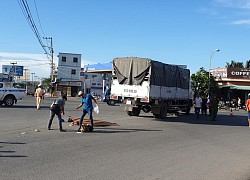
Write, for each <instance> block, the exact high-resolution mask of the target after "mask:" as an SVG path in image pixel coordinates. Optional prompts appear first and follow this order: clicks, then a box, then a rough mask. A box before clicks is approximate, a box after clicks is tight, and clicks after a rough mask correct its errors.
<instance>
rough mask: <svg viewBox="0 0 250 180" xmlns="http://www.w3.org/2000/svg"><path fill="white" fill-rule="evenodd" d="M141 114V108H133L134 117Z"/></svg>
mask: <svg viewBox="0 0 250 180" xmlns="http://www.w3.org/2000/svg"><path fill="white" fill-rule="evenodd" d="M140 112H141V109H140V108H133V111H132V116H139V115H140Z"/></svg>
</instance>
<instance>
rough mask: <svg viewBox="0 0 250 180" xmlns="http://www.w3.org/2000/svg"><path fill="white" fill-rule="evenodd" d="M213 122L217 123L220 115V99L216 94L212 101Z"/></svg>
mask: <svg viewBox="0 0 250 180" xmlns="http://www.w3.org/2000/svg"><path fill="white" fill-rule="evenodd" d="M210 105H211V121H215V119H216V116H217V113H218V105H219V99H218V98H217V95H216V94H214V95H213V97H212V99H211V101H210Z"/></svg>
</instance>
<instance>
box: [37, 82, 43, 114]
mask: <svg viewBox="0 0 250 180" xmlns="http://www.w3.org/2000/svg"><path fill="white" fill-rule="evenodd" d="M43 96H44V90H43V89H42V84H38V88H37V89H36V92H35V97H36V109H38V110H39V109H40V108H41V103H42V99H43Z"/></svg>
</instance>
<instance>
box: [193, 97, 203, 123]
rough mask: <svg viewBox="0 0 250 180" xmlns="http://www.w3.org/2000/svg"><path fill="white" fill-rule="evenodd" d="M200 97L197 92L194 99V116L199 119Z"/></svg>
mask: <svg viewBox="0 0 250 180" xmlns="http://www.w3.org/2000/svg"><path fill="white" fill-rule="evenodd" d="M201 104H202V99H201V97H200V95H199V94H197V96H196V98H195V101H194V112H195V114H196V118H197V119H199V115H200V110H201Z"/></svg>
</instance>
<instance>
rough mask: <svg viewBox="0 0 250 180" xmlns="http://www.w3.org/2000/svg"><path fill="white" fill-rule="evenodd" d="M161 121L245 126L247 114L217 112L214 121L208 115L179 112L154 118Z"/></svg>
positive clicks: (246, 124)
mask: <svg viewBox="0 0 250 180" xmlns="http://www.w3.org/2000/svg"><path fill="white" fill-rule="evenodd" d="M154 120H157V121H162V122H183V123H188V124H204V125H222V126H247V127H248V121H247V116H242V115H234V116H229V115H225V114H219V115H218V116H217V118H216V121H211V119H210V117H209V116H201V115H200V117H199V119H197V118H196V115H195V114H190V115H188V116H187V115H185V114H179V115H177V116H167V117H166V118H165V119H154Z"/></svg>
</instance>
